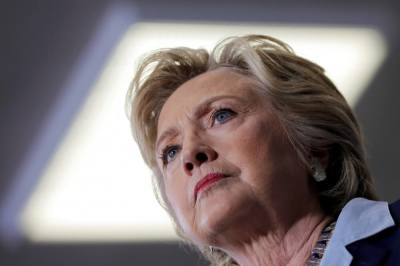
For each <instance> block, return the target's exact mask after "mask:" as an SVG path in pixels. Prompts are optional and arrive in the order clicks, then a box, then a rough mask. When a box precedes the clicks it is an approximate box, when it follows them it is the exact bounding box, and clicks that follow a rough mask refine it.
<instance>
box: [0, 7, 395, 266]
mask: <svg viewBox="0 0 400 266" xmlns="http://www.w3.org/2000/svg"><path fill="white" fill-rule="evenodd" d="M399 8H400V4H398V1H395V0H388V1H373V0H364V1H351V0H347V1H344V0H343V1H342V0H336V1H332V0H323V1H321V0H309V1H294V0H281V1H258V0H247V1H225V0H220V1H211V0H203V1H192V0H186V1H181V0H169V1H162V0H152V1H145V0H136V1H135V0H129V1H128V0H125V1H122V0H120V1H105V0H98V1H94V0H93V1H89V0H86V1H78V0H70V1H50V0H42V1H2V2H1V3H0V21H1V23H0V34H1V35H0V40H1V41H0V121H1V131H0V265H2V266H3V265H10V266H19V265H21V266H22V265H24V266H25V265H40V266H46V265H65V266H67V265H68V266H69V265H74V266H75V265H76V266H79V265H82V266H83V265H85V266H90V265H96V266H103V265H104V266H106V265H120V266H123V265H207V264H206V263H205V262H204V261H202V260H201V259H200V258H199V256H198V255H197V254H196V253H195V252H193V251H192V250H190V248H188V247H185V246H183V245H182V244H179V243H178V241H177V239H176V237H175V236H174V233H173V228H172V227H171V225H170V222H169V219H168V216H167V215H166V214H165V212H164V211H163V210H162V209H161V208H160V207H158V205H157V202H156V200H155V199H154V196H153V194H152V189H151V182H150V172H149V170H148V169H146V167H145V166H144V165H143V163H142V162H141V159H140V156H139V153H138V150H137V147H136V146H135V144H134V143H133V140H132V139H131V136H130V132H129V123H128V120H127V118H126V116H125V113H124V97H125V93H126V90H127V88H128V86H129V81H130V78H131V77H132V76H133V74H134V71H135V67H136V64H137V62H138V60H140V57H141V56H142V55H143V53H146V52H149V51H151V50H154V49H157V48H160V47H168V46H169V47H171V46H190V47H193V48H206V49H210V48H211V47H213V45H214V44H215V43H216V42H217V41H218V40H220V39H221V38H224V37H227V36H229V35H237V34H246V33H263V34H269V35H272V36H275V37H278V38H280V39H282V40H283V41H286V42H288V43H289V44H290V45H291V46H292V47H293V49H294V50H295V52H296V53H298V54H299V55H302V56H304V57H306V58H309V59H311V60H312V61H315V62H316V63H318V64H321V65H322V66H323V67H324V68H325V69H326V72H327V75H328V76H329V77H331V78H332V80H333V81H334V82H335V83H336V84H337V86H338V88H339V89H340V90H341V91H342V93H343V94H344V95H345V97H346V98H347V99H348V101H349V103H350V104H351V105H352V107H353V109H354V110H355V112H356V115H357V117H358V118H359V120H360V122H361V125H362V128H363V131H364V134H365V141H366V145H367V153H368V160H369V162H370V166H371V169H372V172H373V174H374V176H375V178H376V186H377V190H378V193H379V195H380V197H381V198H382V199H383V200H387V201H394V200H396V199H397V198H400V197H399V196H400V189H399V186H400V181H399V179H398V178H397V169H396V167H397V166H398V165H399V164H400V159H399V156H398V151H399V150H400V140H399V138H398V136H399V135H400V125H399V122H400V121H399V120H400V119H399V115H400V105H399V104H398V101H399V99H400V90H399V89H398V84H400V75H399V74H398V71H399V69H400V60H399V59H400V57H399V56H400V32H399V29H398V25H400V17H399V15H400V13H399V12H400V9H399Z"/></svg>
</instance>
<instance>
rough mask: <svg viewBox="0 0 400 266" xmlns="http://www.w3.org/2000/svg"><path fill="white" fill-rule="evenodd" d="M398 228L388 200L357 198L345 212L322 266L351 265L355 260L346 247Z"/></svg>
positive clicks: (339, 221)
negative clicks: (389, 228)
mask: <svg viewBox="0 0 400 266" xmlns="http://www.w3.org/2000/svg"><path fill="white" fill-rule="evenodd" d="M393 225H394V221H393V218H392V216H391V214H390V212H389V206H388V203H387V202H384V201H372V200H367V199H364V198H355V199H352V200H351V201H349V202H348V203H347V204H346V206H344V208H343V210H342V211H341V213H340V215H339V218H338V220H337V222H336V227H335V230H334V232H333V235H332V238H331V240H330V241H329V243H328V246H327V247H326V250H325V254H324V255H323V257H322V260H321V263H320V266H348V265H350V263H351V261H352V259H353V257H352V255H351V254H350V253H349V252H348V251H347V249H346V245H348V244H350V243H353V242H355V241H357V240H360V239H363V238H366V237H369V236H371V235H373V234H376V233H378V232H380V231H382V230H384V229H386V228H388V227H390V226H393Z"/></svg>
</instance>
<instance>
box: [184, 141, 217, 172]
mask: <svg viewBox="0 0 400 266" xmlns="http://www.w3.org/2000/svg"><path fill="white" fill-rule="evenodd" d="M182 149H183V151H182V165H183V169H184V171H185V173H186V174H187V175H189V176H191V175H192V173H193V170H194V169H195V168H196V167H200V166H201V165H202V164H204V163H207V162H211V161H214V160H215V159H217V158H218V153H217V152H216V151H215V149H214V148H213V147H211V146H210V145H207V143H205V142H203V141H201V140H200V139H199V138H198V137H192V138H191V140H188V141H186V142H185V143H184V145H183V147H182Z"/></svg>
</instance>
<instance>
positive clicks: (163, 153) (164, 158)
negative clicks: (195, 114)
mask: <svg viewBox="0 0 400 266" xmlns="http://www.w3.org/2000/svg"><path fill="white" fill-rule="evenodd" d="M222 112H228V113H229V114H230V115H231V116H230V117H228V118H227V120H225V121H223V122H221V123H220V124H224V123H225V122H227V121H229V120H230V119H232V117H233V116H234V115H236V112H234V111H233V110H232V109H230V108H217V109H215V110H214V111H213V112H212V113H211V116H210V120H211V125H212V126H213V125H214V124H215V121H216V117H217V115H219V114H221V113H222ZM172 149H176V150H177V151H176V152H179V150H180V147H179V145H167V146H166V147H165V148H163V149H162V151H161V153H160V155H159V159H160V160H161V161H162V163H163V165H164V166H166V165H167V164H168V163H169V162H170V161H168V153H169V152H170V151H171V150H172ZM174 158H175V157H174ZM172 160H173V159H172Z"/></svg>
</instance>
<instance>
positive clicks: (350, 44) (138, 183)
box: [21, 23, 386, 242]
mask: <svg viewBox="0 0 400 266" xmlns="http://www.w3.org/2000/svg"><path fill="white" fill-rule="evenodd" d="M249 33H259V34H267V35H271V36H274V37H276V38H278V39H281V40H283V41H285V42H287V43H288V44H290V45H291V47H292V48H293V49H294V50H295V52H296V53H297V54H299V55H301V56H303V57H305V58H308V59H310V60H312V61H314V62H316V63H318V64H320V65H321V66H323V67H324V68H325V70H326V72H327V75H328V76H329V77H330V78H331V79H332V80H333V81H334V82H335V84H336V85H337V86H338V88H339V89H340V90H341V92H342V93H343V94H344V95H345V97H346V98H347V99H348V101H349V102H350V103H351V104H352V105H354V104H355V103H356V102H357V99H358V98H359V97H360V95H361V94H362V91H363V89H365V88H366V87H367V85H368V83H369V82H370V80H371V79H372V77H373V76H374V74H375V72H376V71H377V69H378V67H379V66H380V64H381V63H382V61H383V59H384V57H385V55H386V46H385V42H384V40H383V38H382V37H381V35H380V34H379V33H378V32H377V31H375V30H372V29H366V28H351V27H347V28H343V27H342V28H339V27H326V26H324V27H322V26H318V25H308V26H298V25H254V24H251V25H250V24H249V25H244V24H240V25H232V24H230V25H223V24H211V23H204V24H201V23H197V24H190V23H179V24H178V23H140V24H135V25H134V26H132V27H131V28H130V29H129V30H128V31H127V32H126V34H125V35H124V36H123V38H122V39H121V41H120V43H119V44H118V45H117V47H116V48H115V51H114V53H113V54H112V56H111V57H110V60H109V62H108V63H107V65H106V67H105V68H104V70H103V72H102V74H101V76H100V77H99V79H98V81H97V82H96V83H95V85H94V87H93V89H92V93H91V94H90V96H89V97H88V98H87V100H86V103H85V104H84V106H83V108H82V110H81V111H80V113H79V115H78V116H77V117H76V119H75V121H74V123H73V124H72V126H71V127H70V129H69V131H68V133H67V134H66V137H65V139H64V140H63V141H62V143H61V145H60V146H59V148H58V150H57V152H56V153H55V155H54V156H53V158H52V159H51V161H50V162H49V164H48V166H47V168H46V170H45V171H44V174H43V176H42V177H41V179H40V182H39V183H38V185H37V187H36V189H35V191H34V193H33V194H32V196H31V198H30V200H29V201H28V203H27V205H26V207H25V209H24V211H23V212H22V214H21V226H22V230H23V231H24V233H25V235H26V236H27V237H28V238H29V239H31V240H32V241H50V242H54V241H57V242H60V241H62V242H64V241H74V242H76V241H147V240H152V241H155V240H171V239H175V234H174V232H173V229H172V226H171V225H170V220H169V218H168V216H167V214H166V213H165V212H164V211H163V210H162V209H161V207H159V205H158V204H157V202H156V200H155V198H154V195H153V190H152V188H151V181H150V176H151V173H150V171H149V170H148V169H147V168H146V166H145V165H144V163H143V162H142V159H141V157H140V154H139V151H138V148H137V147H136V145H135V144H134V142H133V140H132V138H131V135H130V129H129V123H128V120H127V119H126V117H125V114H124V101H125V93H126V90H127V88H128V85H129V83H130V80H131V78H132V77H133V74H134V69H135V68H136V65H135V64H137V62H138V60H139V58H140V56H141V55H143V54H144V53H148V52H149V51H151V50H155V49H159V48H165V47H176V46H188V47H192V48H206V49H208V50H210V49H211V48H212V47H213V46H214V45H215V44H216V43H217V42H218V41H219V40H221V39H223V38H225V37H228V36H232V35H243V34H249Z"/></svg>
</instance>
